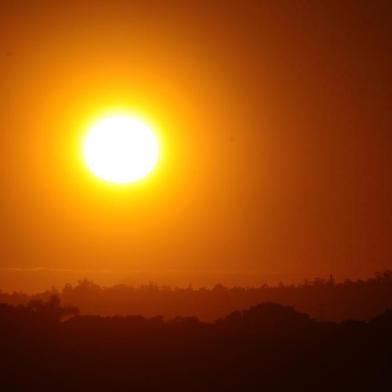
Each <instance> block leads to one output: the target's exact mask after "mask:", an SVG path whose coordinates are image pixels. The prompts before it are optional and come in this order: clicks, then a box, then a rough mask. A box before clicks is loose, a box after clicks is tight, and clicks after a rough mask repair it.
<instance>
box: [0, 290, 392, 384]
mask: <svg viewBox="0 0 392 392" xmlns="http://www.w3.org/2000/svg"><path fill="white" fill-rule="evenodd" d="M391 326H392V310H386V311H385V312H384V313H382V314H381V315H379V316H378V317H376V318H374V319H372V320H370V321H345V322H341V323H335V322H320V321H316V320H314V319H312V318H311V317H309V316H308V315H306V314H304V313H302V312H297V311H296V310H294V309H293V308H291V307H288V306H282V305H279V304H276V303H263V304H258V305H257V306H253V307H251V308H249V309H247V310H243V311H236V312H233V313H231V314H229V315H227V316H226V317H223V318H221V319H219V320H216V321H215V322H209V323H207V322H202V321H199V320H198V319H197V318H194V317H193V318H192V317H177V318H174V319H171V320H167V321H165V320H164V319H163V318H162V317H160V316H156V317H151V318H145V317H142V316H138V315H134V316H126V317H120V316H112V317H102V316H92V315H85V316H83V315H80V314H78V311H77V309H75V308H73V307H67V306H62V305H61V303H60V302H59V299H58V298H56V297H52V298H50V299H49V301H48V302H44V301H34V302H30V303H29V304H28V305H18V306H13V305H9V304H0V347H1V348H2V354H1V356H0V358H1V359H0V378H1V385H2V388H3V389H2V390H7V391H8V390H18V391H32V390H41V391H42V390H57V391H58V390H80V391H83V390H87V391H95V390H105V391H107V390H110V391H125V390H135V391H166V390H167V391H228V390H230V391H254V390H261V389H263V388H265V389H266V390H279V391H283V390H312V391H314V390H317V391H320V390H322V391H324V390H335V391H340V390H342V391H347V390H349V391H352V390H368V391H374V390H381V389H380V388H381V386H383V388H388V386H389V387H390V386H392V383H391V380H390V370H391V363H390V358H391V354H392V329H391ZM383 390H388V389H383Z"/></svg>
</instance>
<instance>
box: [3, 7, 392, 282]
mask: <svg viewBox="0 0 392 392" xmlns="http://www.w3.org/2000/svg"><path fill="white" fill-rule="evenodd" d="M17 3H18V4H14V3H12V2H2V3H1V5H0V12H1V15H2V20H3V22H2V24H1V26H0V37H1V38H0V42H1V48H2V50H3V52H2V55H1V61H0V81H1V91H2V93H1V96H0V102H1V105H0V127H1V135H0V142H1V143H0V170H1V195H0V202H1V209H2V215H1V216H2V219H1V227H0V233H1V261H0V286H1V287H4V288H7V289H9V288H15V289H18V288H23V289H25V290H32V289H38V288H42V287H48V286H49V285H50V284H58V285H60V284H64V283H65V282H66V281H69V280H75V279H79V278H82V277H88V278H92V279H94V280H97V281H98V282H99V283H105V284H106V283H113V282H132V283H140V282H145V281H149V280H153V281H156V282H162V283H170V284H175V285H186V284H188V283H194V284H196V285H204V284H206V285H208V284H213V283H215V282H217V281H221V282H223V283H227V284H258V283H261V282H262V281H271V280H275V281H277V280H280V279H282V280H297V279H303V278H304V277H309V276H314V275H322V276H325V275H328V274H330V273H332V274H334V275H336V276H348V275H350V276H364V275H366V274H370V273H372V272H374V271H376V270H381V269H384V268H388V267H391V256H392V247H391V244H390V228H391V218H392V210H391V203H390V200H391V190H392V185H391V181H390V180H391V174H390V169H391V167H392V165H391V164H392V162H391V160H392V158H391V154H390V151H391V136H390V126H391V121H390V109H391V107H390V106H391V93H392V89H391V83H390V82H391V77H390V69H391V65H392V64H391V63H392V61H391V60H392V59H391V52H392V51H391V50H390V49H391V30H390V28H389V27H388V26H387V19H384V18H383V15H384V13H385V12H386V10H389V8H390V7H389V6H388V4H387V2H386V3H385V9H382V7H380V6H378V7H377V8H376V7H374V8H372V6H371V5H370V4H368V3H365V2H360V3H358V2H355V1H349V2H344V3H345V4H344V5H342V4H340V2H337V1H336V2H334V1H332V2H327V3H323V2H314V4H313V3H312V4H310V3H309V4H308V3H306V2H291V1H283V2H276V3H275V2H272V1H271V2H259V1H250V2H245V3H246V4H245V3H243V2H230V1H229V2H224V3H222V2H201V3H200V2H181V1H177V2H162V1H151V2H135V3H134V4H130V3H131V2H128V1H112V2H107V1H102V2H100V1H96V2H94V5H92V3H91V2H88V1H69V2H66V3H61V4H60V3H56V4H53V2H49V1H48V2H45V1H34V2H33V1H32V2H28V1H26V2H23V5H21V3H19V2H17ZM132 3H133V2H132ZM248 3H249V4H248ZM278 3H279V4H278ZM280 3H282V4H280ZM322 4H323V5H322ZM365 32H366V33H365ZM385 81H388V82H389V83H386V82H385ZM118 110H126V111H128V110H129V111H132V112H133V113H136V114H137V115H139V116H141V117H144V118H146V119H147V120H148V122H149V123H151V124H153V126H154V129H156V130H157V134H158V137H159V139H160V142H161V152H160V161H159V164H158V165H157V167H156V168H155V169H154V170H153V171H152V173H151V174H150V175H149V176H148V177H147V178H146V179H145V180H143V181H141V182H139V183H136V184H131V185H128V186H125V187H124V186H120V187H119V186H115V185H110V184H106V183H103V182H102V181H99V180H97V179H96V178H94V176H93V175H91V173H90V172H89V171H88V169H87V168H86V165H85V164H84V162H83V157H82V153H81V143H82V140H83V135H85V132H86V130H87V128H88V125H89V124H91V123H92V122H93V121H95V120H96V119H98V118H101V117H102V116H104V115H105V114H106V113H111V112H112V111H118Z"/></svg>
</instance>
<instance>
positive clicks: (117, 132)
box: [83, 116, 159, 184]
mask: <svg viewBox="0 0 392 392" xmlns="http://www.w3.org/2000/svg"><path fill="white" fill-rule="evenodd" d="M83 152H84V159H85V161H86V163H87V166H88V167H89V169H90V170H91V171H92V172H93V173H94V174H95V175H96V176H97V177H99V178H101V179H103V180H105V181H109V182H112V183H116V184H126V183H131V182H135V181H138V180H141V179H142V178H144V177H145V176H146V175H147V174H148V173H149V172H150V171H151V170H152V169H153V168H154V166H155V164H156V163H157V161H158V155H159V146H158V140H157V138H156V136H155V134H154V133H153V132H152V130H151V128H150V127H149V126H148V125H147V124H146V123H144V122H143V121H141V120H140V119H137V118H134V117H129V116H112V117H107V118H104V119H103V120H101V121H99V122H98V123H96V124H95V125H94V126H93V127H92V128H91V129H90V131H89V133H88V135H87V137H86V139H85V142H84V150H83Z"/></svg>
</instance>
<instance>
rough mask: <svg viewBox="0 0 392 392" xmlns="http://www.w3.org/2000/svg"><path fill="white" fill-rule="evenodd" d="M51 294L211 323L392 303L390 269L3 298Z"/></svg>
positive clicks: (19, 300)
mask: <svg viewBox="0 0 392 392" xmlns="http://www.w3.org/2000/svg"><path fill="white" fill-rule="evenodd" d="M52 295H56V296H58V297H59V298H60V299H61V301H62V302H63V303H67V304H72V305H74V306H77V307H78V308H79V309H80V312H81V314H99V315H106V316H110V315H127V314H140V315H142V316H145V317H152V316H155V315H157V314H160V315H162V316H163V317H164V318H166V319H168V318H173V317H177V316H195V317H198V318H199V319H200V320H203V321H213V320H216V319H217V318H219V317H222V316H224V315H226V314H228V313H230V312H232V311H235V310H236V309H245V308H247V307H249V306H252V305H255V304H258V303H261V302H276V303H280V304H283V305H288V306H292V307H294V308H295V309H298V310H299V311H301V312H305V313H307V314H309V315H310V316H311V317H313V318H315V319H318V320H323V321H327V320H329V321H342V320H346V319H353V320H370V319H371V318H373V317H375V316H376V315H377V314H379V313H381V312H383V311H384V309H386V308H388V307H392V271H385V272H380V273H376V274H375V275H374V277H372V278H369V279H367V280H355V281H353V280H346V281H344V282H340V283H337V282H335V280H334V278H333V277H332V276H331V277H330V278H329V279H321V278H317V279H314V280H312V281H305V282H304V283H302V284H297V285H284V284H280V285H278V286H269V285H266V284H264V285H262V286H260V287H248V288H246V287H232V288H226V287H224V286H223V285H221V284H218V285H216V286H215V287H213V288H211V289H206V288H197V289H194V288H192V287H191V286H190V287H188V288H171V287H165V286H158V285H154V284H149V285H143V286H139V287H132V286H128V285H115V286H111V287H101V286H99V285H97V284H95V283H93V282H91V281H89V280H82V281H80V282H79V283H78V284H76V285H74V286H73V285H71V284H67V285H65V286H64V288H63V289H62V290H57V289H55V288H52V289H51V290H48V291H46V292H43V293H39V294H35V295H27V294H24V293H18V292H14V293H5V292H1V291H0V302H4V303H9V304H13V305H19V304H27V303H28V302H29V301H31V300H32V299H35V300H44V301H47V300H48V299H49V298H50V297H51V296H52Z"/></svg>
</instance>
